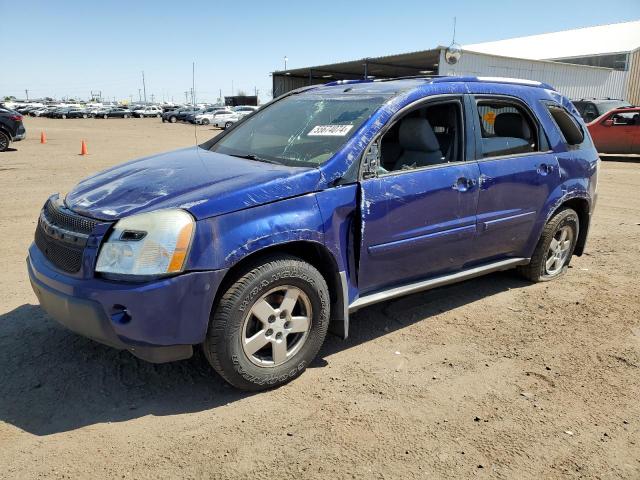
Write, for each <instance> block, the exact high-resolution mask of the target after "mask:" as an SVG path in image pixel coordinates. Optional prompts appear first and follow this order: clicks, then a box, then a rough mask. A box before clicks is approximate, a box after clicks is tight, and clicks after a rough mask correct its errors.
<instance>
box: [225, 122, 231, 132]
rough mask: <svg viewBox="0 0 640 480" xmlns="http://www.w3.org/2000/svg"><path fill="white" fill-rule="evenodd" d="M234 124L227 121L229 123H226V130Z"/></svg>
mask: <svg viewBox="0 0 640 480" xmlns="http://www.w3.org/2000/svg"><path fill="white" fill-rule="evenodd" d="M232 125H233V123H231V122H227V123H225V124H224V129H225V130H226V129H227V128H231V126H232Z"/></svg>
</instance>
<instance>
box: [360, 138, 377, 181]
mask: <svg viewBox="0 0 640 480" xmlns="http://www.w3.org/2000/svg"><path fill="white" fill-rule="evenodd" d="M379 165H380V143H379V141H375V142H373V143H372V144H371V146H369V148H368V149H367V151H366V152H365V154H364V158H363V164H362V178H363V179H365V180H366V179H367V178H374V177H375V176H376V174H377V172H378V166H379Z"/></svg>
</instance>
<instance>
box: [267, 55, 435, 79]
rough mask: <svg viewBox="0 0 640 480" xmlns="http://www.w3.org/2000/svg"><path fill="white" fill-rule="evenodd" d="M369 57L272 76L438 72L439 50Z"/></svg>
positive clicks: (339, 76)
mask: <svg viewBox="0 0 640 480" xmlns="http://www.w3.org/2000/svg"><path fill="white" fill-rule="evenodd" d="M442 48H444V47H437V48H435V49H432V50H420V51H417V52H409V53H401V54H397V55H387V56H384V57H367V58H362V59H359V60H352V61H348V62H340V63H331V64H327V65H317V66H312V67H304V68H295V69H288V70H280V71H276V72H273V75H274V76H275V75H278V76H285V75H286V76H291V77H298V78H310V77H311V78H324V79H326V80H327V81H331V80H332V79H333V80H349V79H361V78H364V76H365V75H366V76H368V77H369V78H394V77H403V76H411V75H429V74H431V75H433V74H437V73H438V62H439V60H440V50H441V49H442Z"/></svg>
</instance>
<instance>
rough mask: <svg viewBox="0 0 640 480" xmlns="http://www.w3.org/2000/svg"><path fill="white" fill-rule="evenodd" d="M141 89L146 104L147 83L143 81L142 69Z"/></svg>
mask: <svg viewBox="0 0 640 480" xmlns="http://www.w3.org/2000/svg"><path fill="white" fill-rule="evenodd" d="M142 90H143V91H144V104H145V105H146V104H147V85H146V84H145V83H144V70H143V71H142Z"/></svg>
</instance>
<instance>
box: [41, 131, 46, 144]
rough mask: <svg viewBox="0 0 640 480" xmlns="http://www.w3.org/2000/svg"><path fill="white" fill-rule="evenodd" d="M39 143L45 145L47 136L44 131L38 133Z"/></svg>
mask: <svg viewBox="0 0 640 480" xmlns="http://www.w3.org/2000/svg"><path fill="white" fill-rule="evenodd" d="M40 143H47V134H46V133H44V130H42V131H41V132H40Z"/></svg>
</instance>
